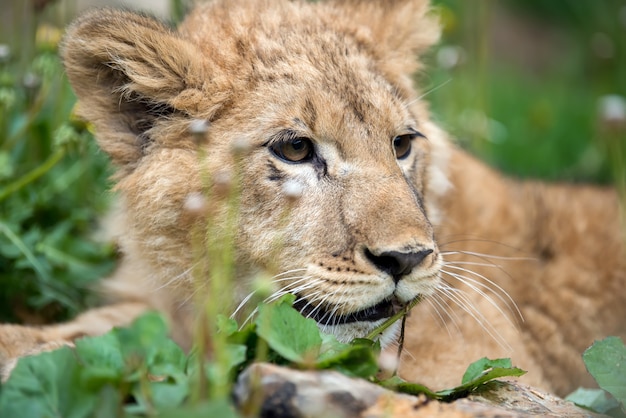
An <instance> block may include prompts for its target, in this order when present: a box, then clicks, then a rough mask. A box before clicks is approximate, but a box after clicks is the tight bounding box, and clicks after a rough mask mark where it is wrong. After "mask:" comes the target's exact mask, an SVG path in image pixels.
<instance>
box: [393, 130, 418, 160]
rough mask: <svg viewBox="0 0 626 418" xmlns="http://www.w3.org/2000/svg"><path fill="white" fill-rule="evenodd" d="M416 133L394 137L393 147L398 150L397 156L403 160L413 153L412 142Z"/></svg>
mask: <svg viewBox="0 0 626 418" xmlns="http://www.w3.org/2000/svg"><path fill="white" fill-rule="evenodd" d="M416 136H417V135H416V134H406V135H399V136H396V137H395V138H394V139H393V149H394V151H395V152H396V158H397V159H398V160H402V159H404V158H406V157H408V156H409V154H410V153H411V142H412V141H413V139H414V138H415V137H416Z"/></svg>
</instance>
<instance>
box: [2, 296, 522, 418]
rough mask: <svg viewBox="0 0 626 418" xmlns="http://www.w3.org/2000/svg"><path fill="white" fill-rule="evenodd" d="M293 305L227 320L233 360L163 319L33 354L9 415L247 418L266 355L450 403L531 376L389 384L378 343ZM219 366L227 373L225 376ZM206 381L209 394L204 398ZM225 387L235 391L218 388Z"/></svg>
mask: <svg viewBox="0 0 626 418" xmlns="http://www.w3.org/2000/svg"><path fill="white" fill-rule="evenodd" d="M293 301H294V297H293V296H292V295H287V296H285V297H283V298H282V299H281V300H279V301H277V302H276V303H273V304H261V305H260V307H259V313H258V316H257V317H256V319H255V321H254V323H252V324H249V325H248V326H246V327H244V328H243V329H241V330H239V328H238V325H237V323H236V322H235V321H234V320H232V319H227V318H225V317H220V318H219V320H218V323H219V331H218V332H219V333H220V334H222V335H223V336H224V337H225V345H224V346H223V347H221V348H220V349H221V350H224V351H225V352H226V353H228V355H227V356H225V355H224V354H222V355H217V354H216V353H213V359H214V361H207V362H204V363H200V362H198V361H197V358H198V357H204V354H203V353H201V352H199V351H193V352H192V353H191V354H190V355H188V356H187V355H185V354H184V352H183V351H182V350H181V349H180V348H179V347H178V346H177V345H176V344H175V343H174V342H173V341H172V340H170V339H169V337H168V330H167V327H166V326H165V323H164V322H163V320H162V319H161V317H160V316H159V315H157V314H154V313H150V314H146V315H145V316H143V317H141V318H139V319H138V320H137V321H136V322H135V323H134V324H133V325H132V326H131V327H130V328H123V329H115V330H113V331H111V332H110V333H108V334H105V335H103V336H100V337H90V338H83V339H81V340H78V341H77V342H76V347H75V348H70V347H64V348H62V349H59V350H56V351H53V352H49V353H43V354H40V355H37V356H33V357H26V358H23V359H21V360H20V361H19V363H18V365H17V367H16V368H15V370H14V371H13V373H12V374H11V377H10V378H9V380H8V381H7V383H6V384H5V385H3V386H2V388H1V391H0V415H1V416H57V415H60V416H66V417H77V418H78V417H87V416H93V415H94V414H99V415H97V416H127V417H135V416H155V415H158V416H162V415H165V416H170V415H171V416H194V415H193V414H194V413H198V414H199V413H208V411H215V410H220V411H221V412H220V413H221V414H223V415H220V416H224V417H228V416H233V417H234V416H237V414H236V412H235V410H234V407H233V405H231V404H230V403H229V393H230V388H231V386H232V384H233V381H234V379H235V377H236V376H237V373H238V372H239V371H241V370H243V368H244V367H245V366H247V365H249V364H250V363H251V362H253V361H257V360H259V359H261V360H271V361H272V362H274V363H277V364H284V365H289V366H290V367H296V368H301V369H308V370H325V369H332V370H338V371H340V372H342V373H345V374H347V375H349V376H353V377H360V378H364V379H368V380H370V381H372V382H376V383H378V384H381V385H382V386H384V387H387V388H391V389H394V390H397V391H400V392H405V393H411V394H420V393H423V394H425V395H427V396H428V397H430V398H432V399H438V400H441V401H452V400H454V399H457V398H459V397H464V396H467V395H468V394H469V393H471V392H473V391H476V390H479V389H480V388H481V387H482V386H483V385H484V383H486V382H488V381H491V380H493V379H496V378H499V377H504V376H520V375H521V374H523V373H524V372H523V371H521V370H520V369H517V368H513V367H511V364H510V360H508V359H500V360H487V359H481V360H479V361H477V362H476V363H474V364H472V365H471V366H470V367H469V368H468V371H467V372H466V373H465V375H464V376H463V380H462V384H461V385H459V386H458V387H455V388H452V389H448V390H444V391H438V392H434V391H432V390H430V389H428V388H427V387H425V386H423V385H419V384H413V383H408V382H404V381H402V380H401V379H399V378H398V377H397V376H394V377H391V378H388V379H385V380H379V379H378V378H377V377H376V375H377V373H378V371H379V368H378V359H377V357H378V353H379V351H380V350H379V347H378V344H377V343H375V342H374V341H372V340H367V339H357V340H355V341H353V342H352V343H350V344H344V343H340V342H338V341H337V340H336V339H335V338H334V337H333V336H331V335H325V334H322V333H321V332H320V331H319V328H318V327H317V324H316V323H315V321H313V320H312V319H307V318H304V317H303V316H302V315H300V314H299V313H298V312H297V311H296V310H295V309H294V308H292V306H291V304H292V303H293ZM225 359H227V361H225ZM217 362H221V363H220V364H218V363H217ZM218 368H221V369H224V370H226V371H227V373H226V374H221V373H217V369H218ZM199 375H202V376H203V378H204V379H206V382H207V383H208V388H207V392H206V393H204V394H202V396H201V397H194V396H193V394H194V392H195V391H196V390H197V386H198V385H199V383H198V382H199V381H200V380H199V379H198V377H199ZM215 387H225V388H227V389H228V390H227V391H225V392H215V391H213V390H212V388H215ZM209 394H212V395H209Z"/></svg>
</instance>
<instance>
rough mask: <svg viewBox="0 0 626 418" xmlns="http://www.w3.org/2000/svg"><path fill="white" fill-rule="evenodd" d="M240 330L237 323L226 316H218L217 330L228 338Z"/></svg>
mask: <svg viewBox="0 0 626 418" xmlns="http://www.w3.org/2000/svg"><path fill="white" fill-rule="evenodd" d="M238 329H239V325H238V324H237V321H235V320H234V319H232V318H229V317H227V316H224V315H218V316H217V330H218V332H222V333H224V334H225V335H226V336H231V335H233V334H234V333H235V332H237V330H238Z"/></svg>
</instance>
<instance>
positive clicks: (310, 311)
mask: <svg viewBox="0 0 626 418" xmlns="http://www.w3.org/2000/svg"><path fill="white" fill-rule="evenodd" d="M403 306H404V304H403V303H401V302H400V301H398V300H397V299H396V298H390V299H384V300H383V301H381V302H379V303H377V304H376V305H374V306H370V307H367V308H364V309H361V310H360V311H356V312H351V313H349V314H345V315H336V314H332V309H325V308H324V307H322V306H319V307H318V306H313V305H311V304H310V303H309V302H308V301H307V300H306V299H305V298H302V297H298V298H297V299H296V302H295V303H294V304H293V307H294V308H296V309H297V310H298V311H300V313H301V314H302V315H304V316H306V317H307V318H311V319H314V320H315V321H316V322H317V323H318V324H321V325H330V326H333V325H342V324H349V323H352V322H373V321H378V320H380V319H386V318H389V317H390V316H392V315H394V314H395V313H397V312H398V311H399V310H400V309H402V307H403Z"/></svg>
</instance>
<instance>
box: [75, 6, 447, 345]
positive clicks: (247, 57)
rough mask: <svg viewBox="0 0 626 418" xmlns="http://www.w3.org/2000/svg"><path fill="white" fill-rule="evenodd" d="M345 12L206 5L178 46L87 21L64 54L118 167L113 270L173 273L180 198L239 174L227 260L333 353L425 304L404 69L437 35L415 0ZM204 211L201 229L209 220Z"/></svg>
mask: <svg viewBox="0 0 626 418" xmlns="http://www.w3.org/2000/svg"><path fill="white" fill-rule="evenodd" d="M348 3H350V5H347V4H344V3H341V4H335V3H320V4H307V3H298V2H284V1H261V0H259V1H223V2H215V3H211V4H209V5H205V6H203V7H200V8H198V9H197V10H196V11H195V12H194V13H193V14H192V15H191V16H190V17H189V18H188V19H187V20H186V21H185V22H184V23H183V24H182V25H181V27H180V28H179V30H178V31H177V32H171V31H169V30H168V29H166V28H165V27H163V26H162V25H161V24H159V23H157V22H155V21H153V20H151V19H148V18H145V17H140V16H137V15H133V14H129V13H125V12H115V11H99V12H95V13H92V14H90V15H87V16H85V17H83V18H82V19H81V20H79V21H78V22H77V23H75V24H74V25H73V26H72V27H71V28H70V30H69V33H68V35H67V37H66V40H65V45H64V51H63V54H64V59H65V63H66V68H67V72H68V75H69V77H70V81H71V82H72V84H73V86H74V88H75V90H76V92H77V95H78V96H79V99H80V102H81V104H82V112H83V114H84V115H85V116H86V117H87V118H88V119H89V120H91V121H92V122H93V123H94V124H95V126H96V128H97V131H98V140H99V143H100V145H101V147H102V148H103V149H104V150H105V151H107V152H108V153H109V154H110V155H111V156H112V158H113V160H114V162H115V163H116V164H117V165H118V166H119V175H118V178H119V182H118V186H117V188H118V189H119V190H120V192H121V195H122V199H123V203H124V205H125V214H126V218H127V223H128V225H127V232H126V233H125V235H124V236H123V237H122V245H123V246H124V249H125V251H126V252H127V253H128V254H127V256H128V257H141V258H143V259H145V260H146V262H147V263H150V264H151V265H152V266H154V274H155V279H157V280H159V281H163V282H167V281H168V280H171V278H172V277H176V276H179V275H181V274H185V272H188V271H189V269H190V267H191V266H192V264H193V263H194V260H193V256H192V254H194V249H193V245H192V242H191V241H192V234H191V233H190V231H191V229H193V228H192V225H191V224H190V223H189V220H188V216H186V214H185V202H187V201H188V199H189V196H193V195H195V194H198V193H207V190H206V185H207V184H208V183H210V182H207V181H205V180H204V179H206V178H209V179H216V178H219V177H220V176H224V175H227V176H230V177H234V176H235V175H237V174H239V175H240V177H241V196H240V198H241V203H240V213H239V216H238V223H237V236H236V239H237V243H236V248H237V259H238V262H239V264H240V265H242V266H254V267H260V268H265V269H269V270H270V271H273V272H276V273H277V275H276V280H275V283H276V284H277V285H278V286H279V287H280V288H281V289H282V290H287V291H289V292H291V293H294V294H296V296H297V301H296V306H297V307H298V308H299V309H300V310H301V311H302V313H303V314H305V315H308V316H310V317H312V318H314V319H316V320H317V321H318V323H319V324H320V325H323V326H327V327H329V329H330V330H332V331H333V332H334V333H336V334H337V335H338V336H339V337H340V338H341V339H346V340H347V339H350V338H353V337H356V336H363V335H364V334H366V333H367V332H368V331H370V330H371V329H373V328H374V327H375V326H376V325H377V324H379V323H380V322H381V321H383V320H384V319H385V318H388V317H389V316H391V315H392V314H393V313H394V311H395V310H396V309H397V308H398V306H400V305H403V304H406V303H408V302H410V301H412V300H413V299H415V298H416V297H419V296H420V295H428V294H430V293H431V292H432V291H433V289H434V288H435V287H436V286H437V283H438V271H439V266H440V255H439V251H438V249H437V246H436V243H435V240H434V237H433V231H432V228H431V225H430V223H429V221H428V219H427V214H426V209H425V198H426V197H427V196H425V194H426V189H427V184H426V183H427V182H428V177H429V174H428V173H429V164H430V157H429V147H430V142H429V139H428V136H429V132H428V124H427V121H426V120H424V119H425V112H423V111H421V110H420V108H419V105H416V104H415V103H414V93H413V92H412V91H411V88H410V80H409V78H408V76H409V75H410V73H411V72H412V71H413V70H414V68H415V66H414V64H413V63H412V62H411V61H410V60H407V56H408V57H411V55H412V54H413V53H414V52H416V51H417V50H419V49H421V48H423V47H425V46H426V44H427V43H429V42H430V41H431V39H430V38H433V37H434V36H436V31H435V29H434V27H433V24H432V22H430V21H429V20H428V19H426V18H425V17H424V11H425V5H424V4H422V3H423V2H421V1H396V2H394V4H393V7H391V6H392V5H390V4H387V5H385V6H380V5H378V2H375V3H374V4H373V3H371V2H363V4H358V2H352V3H351V2H348ZM379 8H380V9H379ZM385 8H386V9H385ZM416 20H417V21H419V22H421V23H422V24H421V26H422V27H421V29H420V30H416V29H414V27H416V26H417V27H419V26H420V25H419V24H418V23H417V21H416ZM429 31H430V32H431V34H429V33H428V32H429ZM198 119H200V120H206V121H207V122H208V130H207V133H206V137H205V138H203V140H202V141H200V143H198V141H197V140H196V141H194V136H193V135H192V134H191V133H190V131H189V125H190V123H191V122H192V121H193V120H198ZM234 149H235V151H233V150H234ZM237 150H238V151H237ZM236 161H237V162H236ZM209 189H211V188H209ZM214 193H215V190H214V189H211V190H208V196H211V195H214ZM212 203H215V202H212ZM211 213H212V214H213V218H212V219H209V220H203V222H207V221H208V222H219V221H220V220H221V219H222V217H221V215H220V211H219V210H218V211H217V212H216V211H212V212H211ZM216 213H217V214H216ZM209 264H210V260H209Z"/></svg>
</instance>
